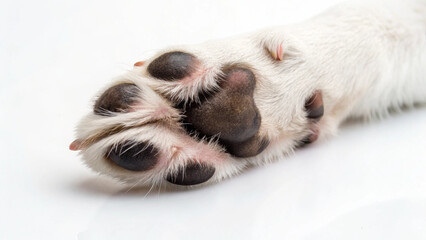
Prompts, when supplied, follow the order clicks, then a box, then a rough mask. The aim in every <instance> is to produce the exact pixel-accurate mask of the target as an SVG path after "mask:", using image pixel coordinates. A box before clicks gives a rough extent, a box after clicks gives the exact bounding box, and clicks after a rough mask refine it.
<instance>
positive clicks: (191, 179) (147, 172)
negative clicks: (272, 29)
mask: <svg viewBox="0 0 426 240" xmlns="http://www.w3.org/2000/svg"><path fill="white" fill-rule="evenodd" d="M277 54H278V56H281V55H282V48H281V46H279V48H278V49H277V50H276V52H275V55H274V54H272V56H273V57H274V58H275V59H276V60H281V59H282V58H281V57H277ZM135 69H139V70H140V71H136V72H138V74H136V75H137V76H136V75H133V76H131V77H129V78H128V79H124V80H122V81H120V82H117V83H115V84H114V85H112V86H110V87H109V88H107V89H106V90H105V91H103V93H102V94H101V95H100V96H99V97H98V98H97V100H96V101H95V104H94V107H93V113H91V114H89V115H88V116H87V117H86V118H85V119H83V121H82V122H81V124H80V125H79V127H78V129H77V132H78V137H77V140H76V141H74V142H73V143H72V144H71V146H70V148H71V149H73V150H81V154H82V155H83V159H84V160H85V163H86V164H87V165H88V166H89V167H91V168H92V169H94V170H96V171H98V172H100V173H103V174H107V175H110V176H113V177H116V178H119V179H121V180H124V181H127V182H131V183H138V184H140V185H144V184H158V183H161V182H163V181H164V180H166V181H168V182H170V183H173V184H177V185H196V184H200V183H204V182H212V181H218V180H220V179H222V178H225V177H228V176H230V175H233V174H235V173H237V172H239V171H241V169H243V168H244V167H246V166H247V159H250V158H253V157H257V156H259V155H260V154H262V153H263V152H265V151H266V149H267V148H268V146H269V145H270V140H269V139H268V138H267V137H265V136H264V135H262V134H261V131H260V130H261V124H262V116H261V114H260V111H259V109H258V107H257V106H256V102H255V99H254V91H255V89H256V75H255V70H253V69H252V68H251V66H249V65H247V64H244V63H238V64H235V63H232V64H224V65H222V66H221V67H220V69H217V70H211V69H207V70H206V69H205V67H203V64H202V62H201V61H200V60H199V59H198V58H197V57H196V56H194V55H193V54H190V53H186V52H183V51H172V52H166V53H164V54H162V55H160V56H158V57H157V58H155V59H154V60H152V61H150V62H148V63H145V62H138V63H136V64H135ZM320 95H321V93H317V94H316V95H315V96H312V97H311V98H310V99H308V100H307V102H306V104H305V107H306V108H307V109H308V110H309V111H308V116H307V117H308V118H311V119H313V120H315V121H317V120H318V119H319V118H321V116H322V114H323V106H322V98H321V96H320ZM318 96H319V97H318ZM315 99H321V101H318V100H315ZM312 141H315V136H314V135H310V136H308V137H307V138H306V139H305V142H306V143H309V142H312Z"/></svg>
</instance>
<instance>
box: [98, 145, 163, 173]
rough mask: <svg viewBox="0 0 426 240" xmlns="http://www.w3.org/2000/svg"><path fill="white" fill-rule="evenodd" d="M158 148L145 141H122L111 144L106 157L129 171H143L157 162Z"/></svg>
mask: <svg viewBox="0 0 426 240" xmlns="http://www.w3.org/2000/svg"><path fill="white" fill-rule="evenodd" d="M157 155H158V149H157V148H155V147H154V146H152V145H149V144H148V143H146V142H140V143H135V142H131V141H127V142H124V143H122V144H119V145H118V146H113V147H112V148H111V149H110V151H109V152H108V153H107V155H106V158H108V159H110V160H111V161H112V162H114V163H115V164H117V165H118V166H120V167H122V168H124V169H127V170H130V171H145V170H149V169H151V168H153V167H154V166H155V164H156V163H157V160H158V158H157Z"/></svg>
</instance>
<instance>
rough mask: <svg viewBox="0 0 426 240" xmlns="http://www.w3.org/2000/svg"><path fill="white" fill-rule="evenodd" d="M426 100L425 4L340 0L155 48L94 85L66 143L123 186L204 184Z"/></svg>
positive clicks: (91, 166) (283, 155)
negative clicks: (304, 15) (109, 80)
mask: <svg viewBox="0 0 426 240" xmlns="http://www.w3.org/2000/svg"><path fill="white" fill-rule="evenodd" d="M422 103H426V2H425V1H394V2H391V1H387V2H386V3H384V4H381V3H371V2H370V3H344V4H340V5H337V6H335V7H333V8H331V9H329V10H327V11H326V12H324V13H322V14H320V15H318V16H315V17H313V18H311V19H309V20H307V21H304V22H301V23H297V24H293V25H286V26H280V27H271V28H267V29H263V30H260V31H256V32H253V33H249V34H244V35H241V36H236V37H232V38H228V39H222V40H213V41H208V42H205V43H201V44H198V45H192V46H175V47H170V48H167V49H164V50H163V51H160V52H158V53H157V54H156V55H155V56H153V57H152V58H150V59H147V60H145V61H140V62H137V63H135V64H134V69H132V70H130V71H129V72H128V73H126V74H123V76H120V77H119V78H117V79H116V80H115V81H114V83H113V84H111V85H109V86H107V87H106V88H105V89H103V90H101V91H100V92H99V94H98V97H97V98H96V99H95V101H94V107H93V112H91V113H89V114H88V115H87V116H85V117H84V118H83V119H82V120H81V122H80V123H79V124H78V126H77V131H76V132H77V134H76V135H77V139H76V140H75V141H74V142H72V143H71V145H70V149H71V150H79V151H80V154H81V155H82V158H83V160H84V162H85V164H86V165H87V166H89V167H90V168H91V169H93V170H94V171H96V172H99V173H101V174H105V175H109V176H111V177H113V178H116V179H119V180H121V181H124V182H127V183H131V184H133V185H153V186H154V185H158V184H162V183H164V182H168V184H174V185H184V186H193V185H205V184H209V183H213V182H217V181H220V180H222V179H225V178H228V177H230V176H233V175H235V174H238V173H240V172H241V171H243V170H244V169H246V168H247V167H249V166H253V165H260V164H264V163H268V162H271V161H274V160H276V159H280V158H283V157H285V156H286V155H288V154H291V153H293V151H294V150H295V149H296V148H298V147H301V146H303V145H305V144H309V143H312V142H315V141H316V140H317V139H318V138H325V137H327V136H332V135H334V134H336V132H337V130H338V127H339V125H340V124H341V123H342V122H343V121H345V120H347V119H352V118H356V119H370V118H382V117H385V116H387V115H388V114H389V112H390V111H393V110H400V109H402V108H404V107H412V106H415V105H417V104H422Z"/></svg>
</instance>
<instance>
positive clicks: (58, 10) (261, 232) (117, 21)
mask: <svg viewBox="0 0 426 240" xmlns="http://www.w3.org/2000/svg"><path fill="white" fill-rule="evenodd" d="M335 2H338V1H337V0H335V1H331V0H330V1H326V0H321V1H318V0H317V1H314V0H310V1H293V0H291V1H290V0H287V1H284V0H279V1H278V0H276V1H273V0H263V1H257V2H255V1H229V0H221V1H218V0H209V1H195V0H193V1H172V0H168V1H167V0H162V1H158V0H156V1H154V0H153V1H127V2H124V1H116V2H113V1H105V0H102V1H87V0H86V1H84V0H75V1H53V0H52V1H48V0H39V1H29V0H27V1H8V2H5V1H2V2H0V111H1V113H0V239H425V238H426V191H425V190H426V157H425V154H426V145H425V143H426V124H425V123H426V108H419V109H415V110H410V111H406V112H404V113H402V114H397V115H394V116H392V117H390V118H388V119H385V120H383V121H381V122H372V123H368V124H362V123H355V124H350V125H347V126H345V127H343V128H342V131H341V132H340V134H339V136H337V137H335V138H332V139H330V140H327V141H320V142H316V143H315V144H313V145H311V146H309V147H307V148H305V149H302V150H299V151H297V153H296V154H295V155H294V156H291V157H289V158H287V159H283V160H281V161H279V162H277V163H273V164H269V165H267V166H264V167H259V168H255V169H251V170H249V171H247V172H245V173H244V174H242V175H240V176H237V177H235V178H233V179H229V180H226V181H224V182H222V183H219V184H215V185H212V186H209V187H205V188H200V189H195V190H188V191H165V190H162V191H161V192H159V191H158V190H154V191H152V192H151V193H149V194H147V192H148V190H147V189H130V188H129V187H128V186H125V185H121V184H119V183H116V182H114V181H112V180H110V179H108V178H105V177H99V176H97V175H96V174H95V173H93V172H91V171H89V170H88V169H87V168H86V167H85V166H84V165H83V164H82V163H81V161H80V159H79V157H78V156H77V154H76V153H75V152H71V151H69V150H68V144H69V143H70V142H71V141H72V140H73V137H74V136H73V135H74V127H75V125H76V123H77V121H78V120H79V119H80V117H82V116H83V115H84V114H85V113H87V112H88V111H90V110H91V109H90V107H91V103H90V100H91V99H92V97H93V96H94V95H95V94H96V93H97V91H98V89H99V88H101V87H103V86H104V85H105V84H106V83H107V82H108V81H110V79H112V78H113V77H115V76H117V75H119V74H121V73H123V72H124V71H125V70H126V69H129V68H131V67H132V65H133V63H134V62H136V61H139V60H143V59H145V58H146V57H148V56H150V55H151V54H153V53H154V52H155V51H156V50H158V49H160V48H163V47H166V46H168V45H173V44H184V43H196V42H200V41H204V40H208V39H212V38H221V37H226V36H231V35H234V34H238V33H244V32H248V31H253V30H256V29H259V28H262V27H266V26H270V25H279V24H284V23H290V22H295V21H299V20H302V19H305V18H307V17H309V16H312V15H313V14H315V13H318V12H320V11H322V10H323V9H325V8H327V7H328V6H330V5H332V4H334V3H335Z"/></svg>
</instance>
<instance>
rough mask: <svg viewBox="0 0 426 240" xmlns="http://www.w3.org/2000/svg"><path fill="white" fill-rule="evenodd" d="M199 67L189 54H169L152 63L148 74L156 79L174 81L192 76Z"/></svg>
mask: <svg viewBox="0 0 426 240" xmlns="http://www.w3.org/2000/svg"><path fill="white" fill-rule="evenodd" d="M197 65H198V64H197V59H196V58H195V57H194V56H193V55H191V54H189V53H184V52H168V53H164V54H163V55H161V56H159V57H158V58H156V59H155V60H154V61H152V62H151V63H150V64H149V66H148V72H149V74H151V76H153V77H155V78H158V79H161V80H166V81H173V80H179V79H182V78H184V77H187V76H190V75H191V74H192V73H193V72H194V71H195V70H196V67H197Z"/></svg>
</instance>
